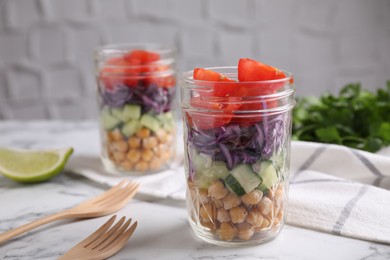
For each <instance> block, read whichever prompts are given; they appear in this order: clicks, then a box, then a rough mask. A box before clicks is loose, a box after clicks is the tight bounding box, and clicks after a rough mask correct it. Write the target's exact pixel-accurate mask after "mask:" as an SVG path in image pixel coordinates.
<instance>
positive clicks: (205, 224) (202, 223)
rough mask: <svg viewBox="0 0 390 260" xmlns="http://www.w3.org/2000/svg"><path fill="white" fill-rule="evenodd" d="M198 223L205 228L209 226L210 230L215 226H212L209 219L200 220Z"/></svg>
mask: <svg viewBox="0 0 390 260" xmlns="http://www.w3.org/2000/svg"><path fill="white" fill-rule="evenodd" d="M200 224H201V225H202V226H203V227H205V228H209V229H211V230H214V229H215V226H214V223H213V222H210V221H206V222H205V221H202V220H201V221H200Z"/></svg>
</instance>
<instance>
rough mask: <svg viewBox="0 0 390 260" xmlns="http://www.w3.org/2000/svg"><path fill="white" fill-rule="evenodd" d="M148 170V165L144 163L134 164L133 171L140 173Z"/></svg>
mask: <svg viewBox="0 0 390 260" xmlns="http://www.w3.org/2000/svg"><path fill="white" fill-rule="evenodd" d="M148 168H149V165H148V163H147V162H145V161H139V162H137V163H136V164H135V169H136V170H137V171H140V172H144V171H146V170H147V169H148Z"/></svg>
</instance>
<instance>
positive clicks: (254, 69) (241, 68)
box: [238, 58, 286, 96]
mask: <svg viewBox="0 0 390 260" xmlns="http://www.w3.org/2000/svg"><path fill="white" fill-rule="evenodd" d="M283 78H286V75H285V74H284V73H283V71H281V70H279V69H277V68H275V67H272V66H270V65H266V64H264V63H261V62H259V61H256V60H252V59H248V58H245V59H240V60H239V62H238V80H239V81H240V82H255V81H266V80H276V79H283ZM252 85H253V86H252ZM283 86H284V82H270V83H268V82H259V83H253V84H249V85H247V88H246V91H247V93H246V94H247V95H249V96H257V95H264V94H270V93H273V92H275V91H277V90H278V89H280V88H281V87H283Z"/></svg>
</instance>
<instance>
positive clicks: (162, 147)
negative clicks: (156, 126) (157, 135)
mask: <svg viewBox="0 0 390 260" xmlns="http://www.w3.org/2000/svg"><path fill="white" fill-rule="evenodd" d="M153 151H154V153H155V154H156V155H157V156H159V157H161V156H162V154H163V153H164V151H165V145H164V144H159V145H157V146H156V147H154V148H153Z"/></svg>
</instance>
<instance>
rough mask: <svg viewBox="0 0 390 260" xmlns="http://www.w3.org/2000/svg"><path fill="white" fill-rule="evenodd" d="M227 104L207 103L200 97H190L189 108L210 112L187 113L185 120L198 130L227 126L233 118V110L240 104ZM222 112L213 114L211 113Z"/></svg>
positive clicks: (207, 101) (206, 100)
mask: <svg viewBox="0 0 390 260" xmlns="http://www.w3.org/2000/svg"><path fill="white" fill-rule="evenodd" d="M227 103H228V104H223V103H218V102H213V101H209V100H208V99H204V98H202V97H192V98H191V107H194V108H201V109H204V110H211V111H209V112H206V111H205V112H187V119H188V121H189V122H190V123H191V124H192V125H193V126H196V127H197V128H199V129H202V130H205V129H211V128H215V127H220V126H223V125H225V124H228V123H229V122H230V121H231V120H232V117H233V112H234V110H237V109H239V107H240V106H241V104H234V103H233V104H230V103H229V101H228V102H227ZM215 110H217V111H222V112H213V111H215Z"/></svg>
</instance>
